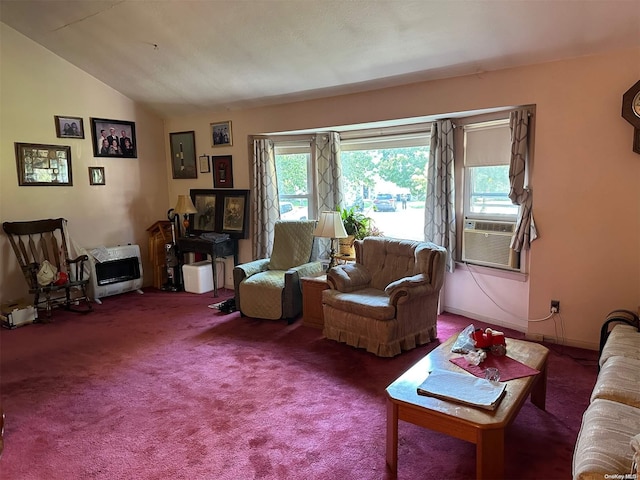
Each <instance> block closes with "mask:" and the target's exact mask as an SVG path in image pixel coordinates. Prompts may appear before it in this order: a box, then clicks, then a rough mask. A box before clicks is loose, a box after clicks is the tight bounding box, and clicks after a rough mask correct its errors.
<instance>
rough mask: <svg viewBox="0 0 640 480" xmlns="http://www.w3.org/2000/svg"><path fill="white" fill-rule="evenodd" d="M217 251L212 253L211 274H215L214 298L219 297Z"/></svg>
mask: <svg viewBox="0 0 640 480" xmlns="http://www.w3.org/2000/svg"><path fill="white" fill-rule="evenodd" d="M217 263H218V262H216V254H215V251H214V252H211V273H213V296H214V297H217V296H218V269H217V268H216V267H217V265H216V264H217Z"/></svg>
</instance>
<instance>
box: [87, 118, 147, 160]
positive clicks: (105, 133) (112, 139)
mask: <svg viewBox="0 0 640 480" xmlns="http://www.w3.org/2000/svg"><path fill="white" fill-rule="evenodd" d="M91 136H92V139H93V156H94V157H112V158H137V157H138V153H137V141H136V124H135V123H134V122H127V121H125V120H109V119H106V118H92V119H91Z"/></svg>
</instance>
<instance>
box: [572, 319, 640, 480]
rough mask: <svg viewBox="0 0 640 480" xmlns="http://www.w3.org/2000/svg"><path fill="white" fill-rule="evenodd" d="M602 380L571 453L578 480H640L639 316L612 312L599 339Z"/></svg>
mask: <svg viewBox="0 0 640 480" xmlns="http://www.w3.org/2000/svg"><path fill="white" fill-rule="evenodd" d="M600 338H601V340H600V357H599V360H598V367H599V371H598V376H597V379H596V383H595V386H594V388H593V391H592V393H591V399H590V403H589V406H588V407H587V409H586V411H585V412H584V415H583V417H582V424H581V426H580V431H579V433H578V438H577V441H576V445H575V450H574V454H573V478H574V480H594V479H599V480H604V479H620V480H623V479H625V478H627V479H631V478H640V476H638V465H637V461H638V456H639V455H640V452H639V451H640V331H639V324H638V315H636V314H635V313H633V312H631V311H627V310H616V311H614V312H611V313H610V314H609V315H608V316H607V319H606V321H605V323H604V324H603V326H602V331H601V335H600Z"/></svg>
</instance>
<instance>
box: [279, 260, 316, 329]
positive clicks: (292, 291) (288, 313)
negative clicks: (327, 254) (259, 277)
mask: <svg viewBox="0 0 640 480" xmlns="http://www.w3.org/2000/svg"><path fill="white" fill-rule="evenodd" d="M319 273H322V264H321V263H320V262H308V263H303V264H302V265H297V266H295V267H291V268H290V269H289V270H287V271H286V272H285V273H284V290H283V292H282V316H283V317H284V318H293V317H295V316H296V315H297V314H298V313H299V312H300V310H302V288H301V287H300V278H302V277H308V276H311V275H317V274H319Z"/></svg>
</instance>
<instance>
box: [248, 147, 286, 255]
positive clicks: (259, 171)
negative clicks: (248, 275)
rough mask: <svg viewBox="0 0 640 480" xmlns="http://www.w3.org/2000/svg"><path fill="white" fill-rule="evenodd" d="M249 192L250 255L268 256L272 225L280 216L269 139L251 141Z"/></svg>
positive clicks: (273, 154)
mask: <svg viewBox="0 0 640 480" xmlns="http://www.w3.org/2000/svg"><path fill="white" fill-rule="evenodd" d="M251 193H252V195H251V199H252V201H251V220H252V227H253V242H252V244H253V258H254V259H259V258H268V257H269V255H270V254H271V250H272V248H273V230H274V225H275V223H276V220H278V219H279V218H280V204H279V201H278V180H277V178H276V156H275V150H274V147H273V141H272V140H270V139H267V138H257V139H254V141H253V168H252V179H251Z"/></svg>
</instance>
